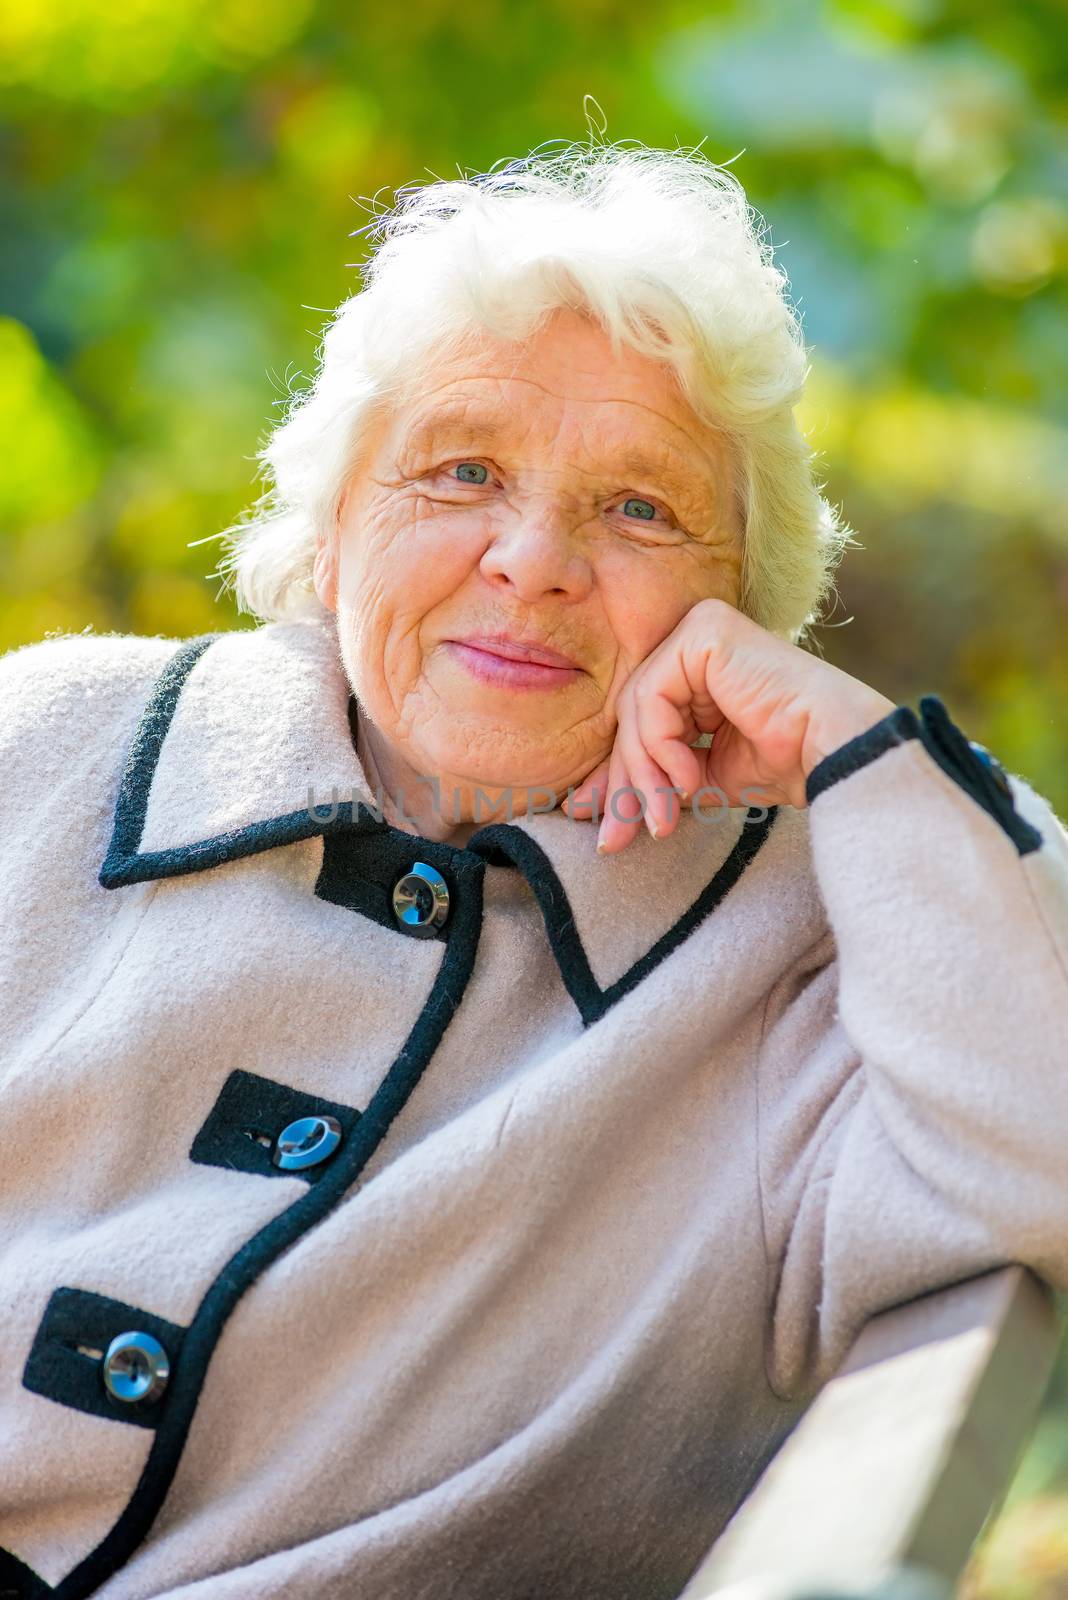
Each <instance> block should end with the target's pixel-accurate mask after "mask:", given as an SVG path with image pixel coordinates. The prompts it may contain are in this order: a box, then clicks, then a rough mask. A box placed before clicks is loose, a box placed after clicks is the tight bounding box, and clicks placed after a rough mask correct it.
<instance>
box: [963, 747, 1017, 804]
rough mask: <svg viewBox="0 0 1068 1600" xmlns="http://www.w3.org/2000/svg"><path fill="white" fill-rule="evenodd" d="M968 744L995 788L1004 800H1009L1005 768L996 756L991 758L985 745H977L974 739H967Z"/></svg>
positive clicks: (1009, 792)
mask: <svg viewBox="0 0 1068 1600" xmlns="http://www.w3.org/2000/svg"><path fill="white" fill-rule="evenodd" d="M968 743H969V744H970V745H971V747H972V749H973V750H974V752H975V754H976V755H977V756H978V757H979V760H980V761H981V762H982V763H983V766H984V767H985V768H986V770H987V771H988V772H989V774H990V776H991V777H992V778H993V780H994V783H995V785H996V786H997V788H999V789H1000V790H1001V793H1002V794H1003V795H1004V796H1005V797H1006V799H1008V800H1011V799H1012V785H1011V783H1010V782H1009V775H1008V773H1007V772H1006V771H1005V768H1004V767H1003V766H1002V765H1001V762H1000V761H999V760H998V759H997V757H996V756H992V755H991V754H990V751H989V750H988V749H987V748H986V746H985V745H983V744H978V743H977V742H976V741H975V740H974V739H969V740H968Z"/></svg>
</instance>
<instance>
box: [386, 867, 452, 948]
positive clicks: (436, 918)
mask: <svg viewBox="0 0 1068 1600" xmlns="http://www.w3.org/2000/svg"><path fill="white" fill-rule="evenodd" d="M448 914H449V886H448V884H447V883H446V882H445V879H444V878H443V877H442V876H441V873H440V872H437V871H435V869H434V868H433V867H428V866H427V864H426V862H425V861H416V862H415V863H414V864H413V866H412V868H411V871H410V872H406V873H405V874H404V876H403V878H398V879H397V881H396V883H395V884H394V885H393V915H394V916H395V917H396V919H397V921H398V922H399V923H400V925H401V927H402V928H403V929H404V930H405V932H406V933H412V934H414V935H415V936H416V938H417V939H431V938H433V936H434V934H435V933H436V932H437V930H438V929H439V928H440V927H441V926H442V924H443V923H444V921H445V918H446V917H447V916H448Z"/></svg>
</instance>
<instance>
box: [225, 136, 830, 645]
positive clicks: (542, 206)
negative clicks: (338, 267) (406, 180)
mask: <svg viewBox="0 0 1068 1600" xmlns="http://www.w3.org/2000/svg"><path fill="white" fill-rule="evenodd" d="M552 143H554V144H556V143H562V141H552ZM499 169H500V170H499ZM356 232H358V233H363V232H366V233H368V234H369V235H370V236H371V238H372V239H373V241H374V245H375V248H374V249H373V251H372V254H371V257H370V259H369V261H368V262H367V263H366V264H365V265H364V266H363V268H362V277H363V283H364V286H363V288H362V289H360V290H359V291H358V292H357V293H355V294H353V295H352V296H351V297H350V298H348V299H347V300H345V301H344V302H343V304H342V305H341V306H340V307H339V308H338V310H337V311H336V312H335V313H334V315H333V318H332V320H331V322H330V323H329V325H328V326H327V328H326V330H325V332H324V334H323V337H322V344H321V349H320V352H319V367H318V372H317V374H316V377H315V379H314V382H313V383H312V385H311V386H310V387H309V388H307V389H305V390H302V391H300V392H298V393H296V394H295V395H292V396H290V397H289V398H288V400H287V402H286V404H287V411H286V415H285V417H284V419H283V420H282V421H281V422H280V423H278V424H277V425H276V426H275V427H274V428H273V430H272V431H271V433H270V435H269V438H268V442H267V444H266V445H265V446H264V447H263V448H262V449H261V450H260V451H259V452H258V453H257V456H256V459H257V460H259V461H261V462H262V463H263V464H264V466H263V469H262V470H263V474H264V476H266V478H267V480H268V485H269V486H268V488H267V490H266V492H265V493H264V494H263V495H261V496H260V499H259V501H258V502H257V503H256V505H255V507H254V508H253V509H252V510H251V511H248V512H245V513H244V514H243V515H242V517H241V518H240V519H239V520H238V521H237V522H236V523H235V524H233V525H232V526H231V527H229V528H227V529H225V530H224V531H223V533H222V534H219V535H216V536H215V537H217V538H222V539H223V540H225V541H226V542H227V550H226V554H225V556H224V558H223V559H222V561H220V563H219V571H218V573H217V574H216V576H220V577H221V578H222V580H223V587H224V589H230V588H232V589H233V591H234V593H235V596H236V599H237V603H238V607H239V610H241V611H244V612H248V613H250V614H251V615H253V616H257V617H260V618H262V619H265V620H271V621H291V620H297V619H299V618H301V617H309V616H319V617H322V616H324V615H325V614H326V613H325V611H324V608H323V606H322V604H321V602H320V601H319V599H318V597H317V595H316V593H315V589H314V586H313V583H312V563H313V560H314V557H315V551H316V544H317V540H318V538H319V537H320V536H322V535H325V534H326V532H327V531H328V530H330V529H331V528H332V526H333V525H334V521H335V519H336V517H337V514H338V510H339V506H340V502H341V498H342V495H343V492H344V488H345V486H346V483H347V481H348V479H349V477H350V476H351V474H352V472H353V470H354V468H355V466H356V464H357V463H358V461H359V459H360V455H361V445H362V442H363V440H364V439H365V438H366V437H367V436H368V432H369V429H370V426H371V424H372V421H377V420H379V419H380V418H381V417H382V416H383V415H385V414H387V413H388V410H389V408H391V407H394V406H396V405H398V404H403V403H405V401H406V400H407V399H408V398H409V397H412V396H413V395H414V394H415V393H417V392H418V385H419V383H420V381H421V380H425V377H426V375H427V372H428V371H429V370H432V368H433V365H434V363H435V362H436V361H438V360H439V359H442V358H444V359H448V358H450V357H453V356H455V355H456V354H458V353H460V352H461V351H463V350H465V349H468V348H473V347H474V346H475V345H476V344H477V343H478V341H479V339H480V338H482V339H484V337H485V335H486V334H487V333H488V334H490V335H496V336H498V337H500V338H503V339H506V340H519V339H523V338H525V337H528V336H529V335H530V334H531V332H532V331H533V330H534V329H535V327H536V326H539V325H540V324H541V322H542V321H543V320H544V319H545V318H546V317H548V316H549V315H550V314H551V313H552V312H553V311H554V310H556V309H557V308H561V307H569V308H571V309H578V310H580V311H582V312H584V313H585V314H588V315H590V316H592V317H594V318H595V319H596V320H597V321H599V322H600V324H601V325H602V326H603V328H604V329H605V331H606V333H607V334H608V335H609V337H610V340H611V348H612V350H613V352H614V354H615V355H616V357H617V358H618V355H619V352H620V344H621V341H622V342H624V343H626V344H627V345H629V346H631V347H633V348H634V349H635V350H637V351H639V352H640V353H642V354H645V355H647V356H650V357H653V358H655V359H659V360H662V361H665V362H667V363H669V364H670V366H671V367H672V368H673V369H674V371H675V375H676V378H677V381H678V383H679V384H680V386H681V389H682V392H683V394H684V396H685V398H686V399H687V401H688V403H689V404H690V406H691V407H692V409H693V411H694V412H695V414H696V415H697V416H698V417H699V418H700V419H701V420H702V421H703V422H705V423H708V424H711V425H713V426H714V427H716V428H718V429H720V430H721V431H722V433H723V434H724V435H725V436H726V437H727V439H728V440H729V442H730V446H731V453H732V457H733V461H734V466H735V478H736V484H737V493H738V498H739V508H740V512H741V517H742V526H743V528H744V552H743V560H742V570H741V577H740V592H739V597H738V604H739V607H740V609H741V610H743V611H744V612H745V613H746V614H747V615H748V616H750V617H752V618H753V619H754V620H755V621H756V622H758V623H759V624H761V626H763V627H765V628H767V629H768V630H769V631H770V632H772V633H775V634H778V635H780V636H781V637H783V638H787V639H789V640H792V641H793V642H795V643H796V642H800V641H801V640H802V639H803V638H806V637H807V632H808V628H809V626H810V624H812V623H814V622H816V621H818V620H819V618H820V608H821V606H822V603H823V602H824V600H825V599H826V598H827V597H828V595H829V594H830V593H831V591H832V590H833V588H834V584H833V576H832V575H833V572H834V569H835V567H836V566H837V564H838V561H839V560H840V558H841V556H842V555H843V553H844V550H845V547H846V545H847V544H850V543H854V542H855V541H854V540H853V539H852V534H851V530H850V529H849V528H848V527H846V526H845V525H844V524H843V523H841V522H840V521H839V519H838V516H837V514H836V512H835V511H834V510H833V509H832V507H831V506H830V505H829V504H828V503H827V501H826V500H825V499H824V498H823V497H822V495H821V494H820V492H819V491H820V489H821V488H822V487H823V486H822V485H818V484H816V483H815V481H814V478H813V461H814V452H813V451H812V450H811V449H810V448H809V447H808V445H807V444H806V441H805V439H804V437H803V435H802V434H801V432H800V430H799V428H798V425H797V422H796V420H795V418H794V415H793V408H794V406H795V405H796V404H797V402H798V400H799V399H800V398H801V395H802V391H803V388H804V382H805V378H806V377H807V374H808V365H807V357H806V351H805V344H804V339H803V336H802V332H801V325H800V319H799V317H798V315H797V313H796V312H795V310H794V308H793V306H792V304H791V303H790V300H789V298H788V293H787V290H788V280H787V277H786V274H785V273H784V272H783V271H782V269H781V268H780V267H779V266H778V265H777V264H775V263H774V261H773V250H772V247H771V245H770V244H769V243H768V242H767V241H766V239H765V233H766V224H765V223H764V222H763V220H762V219H761V217H760V216H759V214H758V213H757V212H756V211H754V210H753V209H752V207H750V205H749V204H748V201H747V199H746V196H745V191H744V190H743V188H742V186H741V184H740V183H739V182H738V180H737V178H735V177H734V175H733V174H732V173H730V172H728V171H727V170H726V169H725V168H724V167H721V166H718V165H716V164H715V163H714V162H712V161H710V160H708V159H707V158H705V157H703V156H701V155H699V154H698V153H697V152H696V151H695V150H683V149H677V150H656V149H650V148H648V147H647V146H644V145H641V144H639V143H637V142H636V141H634V142H615V143H596V142H593V141H592V140H591V143H590V144H589V145H581V144H571V145H567V146H566V147H565V148H563V149H562V150H558V151H556V152H555V153H551V152H548V151H546V150H545V149H544V147H539V149H538V150H537V151H535V152H533V153H532V154H531V155H530V156H529V157H527V158H525V159H524V160H521V161H509V162H508V163H507V164H506V165H505V166H504V167H503V169H502V168H501V163H499V162H498V163H495V164H494V167H493V168H491V169H490V171H488V172H485V173H477V174H474V175H472V176H468V177H463V178H459V179H448V180H438V181H434V182H431V183H425V184H418V185H416V184H409V185H406V186H404V187H403V188H400V189H398V190H397V191H396V203H395V204H394V205H393V206H392V207H391V208H390V209H388V210H386V211H385V212H384V213H382V214H379V215H376V216H375V218H374V220H373V221H372V222H371V223H369V224H367V225H366V227H365V228H361V229H357V230H356Z"/></svg>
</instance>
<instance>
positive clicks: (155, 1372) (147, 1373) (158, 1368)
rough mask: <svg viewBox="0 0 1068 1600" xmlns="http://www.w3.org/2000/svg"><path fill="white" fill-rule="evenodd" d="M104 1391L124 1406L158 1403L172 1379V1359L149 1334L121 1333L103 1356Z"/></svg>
mask: <svg viewBox="0 0 1068 1600" xmlns="http://www.w3.org/2000/svg"><path fill="white" fill-rule="evenodd" d="M103 1370H104V1387H105V1389H106V1390H107V1391H108V1394H110V1395H111V1397H112V1398H113V1399H114V1400H119V1401H121V1403H122V1404H123V1405H131V1404H135V1403H136V1402H137V1401H152V1400H158V1399H159V1397H160V1395H161V1394H162V1393H163V1391H164V1389H165V1388H166V1387H167V1383H168V1380H169V1378H170V1375H171V1363H170V1358H169V1356H168V1355H167V1352H166V1350H164V1348H163V1346H162V1345H161V1344H160V1342H159V1340H158V1339H154V1338H153V1337H152V1335H151V1334H150V1333H120V1334H118V1335H117V1336H116V1337H115V1338H114V1339H112V1341H111V1343H110V1344H109V1345H108V1347H107V1352H106V1353H105V1356H104V1368H103Z"/></svg>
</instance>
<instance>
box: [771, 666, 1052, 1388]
mask: <svg viewBox="0 0 1068 1600" xmlns="http://www.w3.org/2000/svg"><path fill="white" fill-rule="evenodd" d="M807 800H808V807H809V840H810V846H811V851H812V865H813V870H814V872H815V876H816V881H817V885H818V888H819V892H820V897H821V899H822V901H823V904H824V907H825V910H826V915H827V923H826V927H825V929H824V930H823V932H822V935H821V937H820V938H819V939H818V940H817V942H816V943H815V944H814V945H813V946H812V947H811V948H810V950H809V951H808V952H807V954H806V956H805V958H804V959H803V960H802V961H801V962H799V963H798V964H797V965H796V967H795V968H794V969H793V970H791V971H790V972H789V973H788V974H787V975H786V976H785V977H784V979H783V980H781V981H780V982H779V984H777V985H776V987H775V989H773V990H772V992H771V994H770V995H769V999H768V1007H767V1011H766V1014H765V1022H764V1031H763V1036H762V1041H761V1048H760V1059H759V1063H758V1077H757V1093H758V1117H759V1128H760V1135H759V1171H760V1184H761V1195H762V1209H763V1221H764V1230H765V1244H766V1249H767V1256H768V1268H769V1281H770V1284H771V1309H770V1315H769V1321H768V1328H767V1341H766V1349H765V1357H766V1365H767V1371H768V1378H769V1381H770V1383H771V1386H772V1388H773V1389H774V1390H775V1391H776V1392H777V1393H778V1394H780V1395H781V1396H782V1397H783V1398H788V1399H789V1398H796V1397H797V1396H798V1395H800V1394H803V1393H804V1392H808V1391H811V1392H814V1391H815V1389H816V1388H818V1387H819V1386H820V1385H822V1384H823V1383H824V1382H826V1381H827V1379H828V1378H829V1377H830V1376H831V1375H832V1374H833V1372H834V1371H835V1369H836V1368H837V1366H838V1365H839V1364H840V1362H841V1360H842V1359H843V1357H844V1355H845V1354H846V1351H847V1350H848V1348H849V1345H850V1344H851V1342H852V1340H853V1338H854V1337H855V1336H856V1334H857V1333H858V1332H859V1330H860V1328H861V1326H862V1325H863V1323H864V1322H865V1321H866V1320H867V1318H868V1317H870V1316H872V1315H874V1314H875V1313H877V1312H878V1311H881V1310H884V1309H885V1308H886V1307H888V1306H890V1305H893V1304H896V1303H898V1302H899V1301H902V1300H905V1299H909V1298H911V1297H912V1296H914V1295H916V1294H921V1293H923V1292H925V1291H927V1290H929V1289H934V1288H938V1287H940V1286H942V1285H945V1284H948V1283H952V1282H955V1281H957V1280H959V1279H961V1278H964V1277H968V1276H970V1275H972V1274H974V1273H978V1272H982V1271H985V1270H987V1269H988V1268H990V1267H993V1266H997V1265H1002V1264H1005V1263H1009V1262H1014V1261H1015V1262H1022V1263H1023V1264H1024V1265H1026V1266H1028V1267H1030V1268H1032V1269H1033V1270H1034V1271H1035V1272H1036V1273H1038V1274H1039V1275H1040V1276H1041V1277H1043V1278H1045V1279H1046V1280H1047V1281H1048V1282H1050V1283H1051V1284H1052V1285H1053V1286H1054V1287H1055V1288H1056V1289H1057V1290H1059V1291H1062V1292H1063V1291H1065V1290H1068V1159H1066V1147H1068V833H1066V832H1065V829H1064V827H1063V826H1062V824H1061V822H1060V821H1059V819H1058V818H1057V816H1056V815H1055V814H1054V812H1053V810H1052V809H1051V807H1050V805H1049V804H1048V803H1047V802H1046V801H1045V800H1044V799H1042V798H1041V796H1039V795H1038V794H1036V793H1035V791H1034V790H1033V789H1032V788H1031V787H1030V786H1029V785H1028V784H1027V783H1026V782H1025V781H1024V780H1023V779H1021V778H1019V777H1016V776H1015V775H1011V776H1010V775H1009V774H1007V773H1006V772H1005V771H1004V769H1003V768H1002V767H1001V765H1000V763H999V762H998V761H997V760H996V758H994V757H993V756H991V755H990V753H989V752H987V751H985V750H984V749H983V747H982V746H981V745H978V744H975V743H974V742H973V741H971V740H969V739H967V738H966V737H965V735H964V734H963V733H962V732H961V730H960V729H959V728H958V727H957V726H956V724H955V723H953V721H952V720H951V719H950V717H949V715H948V713H947V711H946V708H945V706H944V705H943V703H942V701H941V700H940V699H939V698H938V697H937V696H935V695H926V696H924V697H923V699H922V700H921V701H920V715H919V716H917V715H916V713H915V712H914V711H912V710H911V709H910V708H909V707H908V706H898V707H897V708H896V709H895V710H894V711H893V712H891V713H889V714H888V715H887V716H886V717H884V718H883V719H882V720H881V721H880V722H878V723H876V724H875V725H874V726H872V727H871V728H869V729H867V730H866V731H865V732H864V733H862V734H860V735H858V736H857V737H856V738H854V739H851V740H849V741H848V742H847V743H846V744H844V745H842V746H841V747H840V748H839V749H837V750H835V751H832V753H831V754H830V755H828V756H827V757H826V758H825V759H824V760H823V761H821V762H820V763H819V765H818V766H817V767H815V768H814V769H813V771H812V772H811V773H810V774H809V778H808V785H807Z"/></svg>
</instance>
